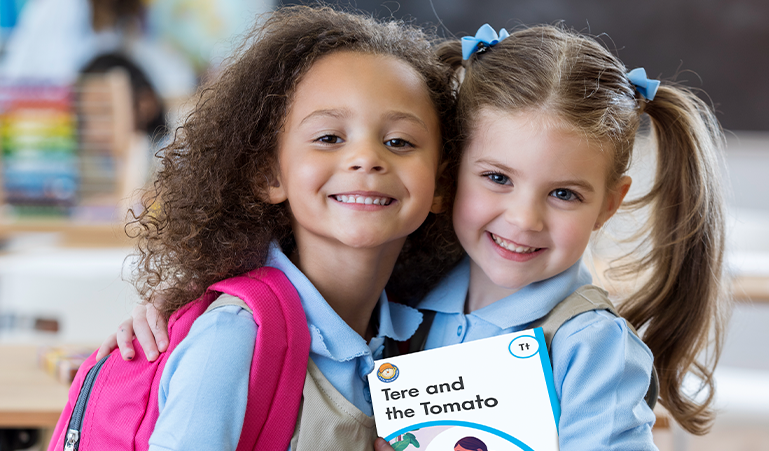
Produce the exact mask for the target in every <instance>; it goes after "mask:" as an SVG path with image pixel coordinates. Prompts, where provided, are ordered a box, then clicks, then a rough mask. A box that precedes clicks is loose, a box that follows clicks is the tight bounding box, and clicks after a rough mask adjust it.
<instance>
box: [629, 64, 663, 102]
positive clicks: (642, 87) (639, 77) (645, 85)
mask: <svg viewBox="0 0 769 451" xmlns="http://www.w3.org/2000/svg"><path fill="white" fill-rule="evenodd" d="M627 78H628V80H630V83H631V84H632V85H633V86H635V89H636V91H638V92H639V93H640V94H641V95H642V96H644V97H645V98H646V99H647V100H654V96H655V95H657V88H659V87H660V81H659V80H649V79H648V78H646V70H645V69H644V68H643V67H639V68H636V69H633V70H631V71H630V72H628V73H627Z"/></svg>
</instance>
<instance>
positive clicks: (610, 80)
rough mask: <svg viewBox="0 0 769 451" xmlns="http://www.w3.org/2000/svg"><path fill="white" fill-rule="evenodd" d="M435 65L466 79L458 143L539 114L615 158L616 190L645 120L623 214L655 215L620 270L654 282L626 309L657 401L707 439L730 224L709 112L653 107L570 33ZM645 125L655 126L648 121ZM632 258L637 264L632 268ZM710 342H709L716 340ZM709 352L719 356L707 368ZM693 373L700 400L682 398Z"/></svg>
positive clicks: (676, 93) (660, 103) (662, 103)
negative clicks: (633, 192)
mask: <svg viewBox="0 0 769 451" xmlns="http://www.w3.org/2000/svg"><path fill="white" fill-rule="evenodd" d="M437 51H438V53H439V56H440V57H441V58H442V59H443V60H444V61H446V62H448V63H449V64H451V65H452V66H453V67H454V68H455V69H456V70H457V71H461V70H464V74H463V77H464V79H463V81H462V87H461V89H460V91H459V94H458V98H457V110H458V118H459V122H460V125H459V130H460V133H459V136H460V138H459V139H460V140H463V141H466V140H467V139H469V138H471V134H472V132H473V126H474V124H473V122H472V121H473V119H474V118H475V117H476V116H477V113H478V111H480V110H481V109H482V108H484V107H492V108H496V109H499V110H502V111H510V112H518V111H523V112H544V113H547V114H550V115H552V116H554V117H556V118H559V119H562V120H564V121H565V123H567V124H570V125H571V126H573V127H574V129H575V130H578V131H579V132H580V133H581V134H582V135H583V136H585V137H587V138H588V139H593V140H595V141H596V142H599V143H602V144H609V145H604V146H603V148H605V149H607V150H608V151H612V155H611V157H612V160H611V161H612V164H613V167H612V168H611V173H610V174H609V175H608V178H609V186H612V184H616V183H617V181H618V180H619V179H620V178H621V177H622V175H623V174H625V173H626V172H627V171H628V169H629V166H630V162H631V156H632V153H633V149H634V147H635V140H636V133H637V132H638V130H639V126H640V125H641V123H642V120H646V121H647V122H648V124H649V126H648V128H647V130H646V131H648V132H650V133H651V135H652V136H653V137H654V138H656V139H655V141H656V147H657V173H656V177H655V180H654V185H653V186H652V188H651V190H650V191H648V192H647V193H646V194H644V195H643V196H642V197H640V198H638V199H635V200H631V201H628V202H625V204H624V205H623V208H627V209H642V208H646V207H649V211H650V213H651V214H650V215H649V219H648V222H647V224H646V227H644V228H643V230H642V231H641V232H640V233H639V237H640V238H641V239H642V245H641V246H640V247H639V248H638V253H637V254H631V255H630V256H629V257H630V258H628V260H627V261H629V263H628V264H625V265H623V266H621V267H618V268H617V269H619V271H620V272H624V273H626V274H630V275H634V276H638V275H643V274H645V275H648V277H646V279H645V281H646V282H645V284H644V285H643V286H642V287H641V288H640V289H639V290H638V291H636V292H634V293H631V294H630V295H629V296H628V297H627V298H626V299H624V301H623V302H622V303H621V304H620V305H619V312H620V314H622V316H623V317H625V318H626V319H627V321H628V322H629V323H630V324H632V325H633V326H635V327H636V329H638V330H643V331H644V333H643V340H644V342H645V343H646V344H647V345H648V347H649V349H651V351H652V353H653V355H654V366H655V367H656V369H657V372H658V373H659V376H660V385H661V387H660V401H661V403H662V405H664V406H665V407H666V408H667V409H668V411H669V412H670V413H671V415H672V416H673V417H674V418H675V420H676V421H677V422H678V423H679V424H680V425H681V426H683V427H684V428H685V429H686V430H687V431H689V432H692V433H694V434H704V433H706V432H707V431H708V429H709V427H710V425H711V424H712V421H713V416H714V413H713V410H712V408H711V406H712V401H713V396H714V394H715V385H714V379H713V370H714V367H715V364H716V362H717V361H718V356H719V354H720V351H721V347H722V337H723V330H724V325H725V321H726V320H725V318H726V317H727V312H728V304H729V303H728V296H727V295H726V294H725V290H724V285H725V284H724V282H723V279H724V265H723V255H724V240H725V239H724V228H725V226H724V214H723V196H722V192H723V187H722V180H721V177H720V163H719V161H720V159H721V155H722V152H721V151H722V146H723V132H722V130H721V127H720V125H719V123H718V121H717V120H716V118H715V115H714V113H713V111H712V109H711V108H710V107H709V106H708V105H707V104H706V103H705V102H703V101H702V100H701V99H699V98H698V97H697V96H696V95H695V94H694V93H693V92H692V91H691V90H690V89H687V88H685V87H683V86H679V85H676V84H673V83H670V82H667V81H666V82H663V83H662V84H661V86H660V87H659V90H658V91H657V93H656V97H654V99H653V100H651V101H650V100H647V99H645V98H643V97H642V96H641V95H640V94H639V93H638V92H637V91H636V89H635V88H634V87H633V85H632V84H631V83H630V80H629V79H628V76H627V69H626V68H625V65H624V64H622V62H621V61H620V60H619V59H618V58H617V57H615V56H614V55H613V54H612V53H611V52H610V51H609V50H607V49H606V48H605V47H604V46H602V45H601V44H600V43H599V42H598V41H596V40H595V39H594V38H592V37H589V36H586V35H583V34H581V33H578V32H576V31H573V30H569V29H567V28H565V27H563V26H538V27H532V28H524V29H521V30H518V31H516V32H514V33H512V34H511V35H510V37H508V38H507V39H505V40H503V41H501V42H499V43H498V44H496V45H495V46H493V47H487V48H484V49H483V52H481V53H476V54H473V55H472V56H471V57H470V58H469V60H467V61H463V60H462V49H461V44H460V42H459V41H454V42H446V43H444V44H443V45H441V46H440V48H439V49H438V50H437ZM644 118H648V119H644ZM634 257H635V258H634ZM711 339H712V340H711ZM709 344H711V345H712V346H711V347H710V350H712V358H711V359H709V360H707V361H700V360H699V358H700V357H701V354H702V352H703V351H705V350H707V349H708V345H709ZM689 372H692V373H693V374H694V375H696V376H697V377H698V378H699V379H700V381H701V383H702V387H701V391H702V394H703V395H705V396H703V397H702V398H701V399H696V398H691V397H689V396H688V395H687V394H685V393H682V385H683V379H684V377H685V376H686V374H687V373H689Z"/></svg>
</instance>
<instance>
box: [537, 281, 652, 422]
mask: <svg viewBox="0 0 769 451" xmlns="http://www.w3.org/2000/svg"><path fill="white" fill-rule="evenodd" d="M591 310H608V311H609V312H611V313H612V314H613V315H614V316H616V317H617V318H621V316H619V313H617V310H616V309H615V308H614V305H613V304H612V303H611V301H610V300H609V293H607V292H606V290H603V289H601V288H598V287H596V286H595V285H583V286H581V287H579V288H578V289H577V291H575V292H574V293H572V294H571V295H569V296H568V297H567V298H566V299H564V300H563V301H561V302H560V303H558V305H556V306H555V307H554V308H553V309H552V310H550V313H548V314H547V315H545V316H544V317H543V318H541V319H539V320H537V321H534V322H533V323H532V324H531V325H530V326H529V327H530V328H532V329H533V328H536V327H541V328H542V332H543V334H544V335H545V342H547V349H548V350H549V349H551V344H552V342H553V336H555V333H556V332H558V329H560V328H561V326H562V325H563V323H565V322H566V321H568V320H570V319H572V318H574V317H575V316H577V315H579V314H580V313H585V312H589V311H591ZM625 324H627V327H628V328H629V329H630V331H631V332H633V333H634V334H635V335H636V336H640V335H638V331H637V330H635V327H633V325H632V324H630V323H629V322H627V320H625ZM659 385H660V384H659V377H658V376H657V369H656V368H655V367H654V366H652V374H651V380H650V381H649V389H648V390H647V391H646V397H645V399H646V403H647V404H649V407H651V408H652V409H654V406H655V405H656V404H657V397H658V396H659Z"/></svg>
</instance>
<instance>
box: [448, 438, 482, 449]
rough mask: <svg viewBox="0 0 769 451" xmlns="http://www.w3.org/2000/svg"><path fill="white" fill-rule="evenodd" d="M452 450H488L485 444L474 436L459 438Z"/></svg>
mask: <svg viewBox="0 0 769 451" xmlns="http://www.w3.org/2000/svg"><path fill="white" fill-rule="evenodd" d="M454 451H488V448H486V444H485V443H483V441H481V440H480V439H478V438H475V437H465V438H462V439H459V441H458V442H457V444H456V445H454Z"/></svg>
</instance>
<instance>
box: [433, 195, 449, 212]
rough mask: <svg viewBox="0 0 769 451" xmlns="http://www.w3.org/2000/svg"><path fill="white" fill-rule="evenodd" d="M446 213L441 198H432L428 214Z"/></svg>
mask: <svg viewBox="0 0 769 451" xmlns="http://www.w3.org/2000/svg"><path fill="white" fill-rule="evenodd" d="M444 211H446V207H445V206H444V205H443V196H437V195H436V196H435V197H433V204H432V205H431V206H430V213H435V214H436V215H437V214H438V213H443V212H444Z"/></svg>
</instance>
